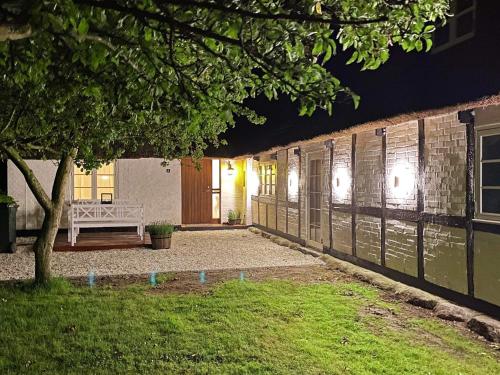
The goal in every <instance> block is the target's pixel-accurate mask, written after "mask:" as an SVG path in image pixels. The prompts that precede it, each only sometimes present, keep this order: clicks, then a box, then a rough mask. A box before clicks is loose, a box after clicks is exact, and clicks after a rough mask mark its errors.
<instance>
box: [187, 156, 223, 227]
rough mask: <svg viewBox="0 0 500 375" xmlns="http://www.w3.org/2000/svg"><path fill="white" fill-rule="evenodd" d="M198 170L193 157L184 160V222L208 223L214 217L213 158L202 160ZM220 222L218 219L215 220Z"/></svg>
mask: <svg viewBox="0 0 500 375" xmlns="http://www.w3.org/2000/svg"><path fill="white" fill-rule="evenodd" d="M200 165H201V169H200V170H197V169H196V167H195V165H194V164H193V162H192V161H191V159H189V158H186V159H183V160H182V168H181V183H182V185H181V188H182V223H183V224H208V223H213V222H214V220H213V219H212V160H211V159H202V160H200ZM215 222H218V220H215Z"/></svg>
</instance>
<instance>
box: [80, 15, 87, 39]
mask: <svg viewBox="0 0 500 375" xmlns="http://www.w3.org/2000/svg"><path fill="white" fill-rule="evenodd" d="M88 31H89V23H88V22H87V20H86V19H85V18H82V19H81V20H80V23H79V24H78V34H80V35H86V34H87V32H88Z"/></svg>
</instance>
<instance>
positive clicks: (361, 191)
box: [356, 130, 382, 207]
mask: <svg viewBox="0 0 500 375" xmlns="http://www.w3.org/2000/svg"><path fill="white" fill-rule="evenodd" d="M381 188H382V137H378V136H376V135H375V131H373V130H372V131H367V132H363V133H359V134H358V135H357V137H356V200H357V202H358V206H360V207H380V205H381Z"/></svg>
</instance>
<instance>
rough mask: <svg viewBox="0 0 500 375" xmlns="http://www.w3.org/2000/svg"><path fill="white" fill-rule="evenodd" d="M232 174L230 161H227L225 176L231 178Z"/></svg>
mask: <svg viewBox="0 0 500 375" xmlns="http://www.w3.org/2000/svg"><path fill="white" fill-rule="evenodd" d="M233 174H234V168H233V166H232V165H231V160H228V161H227V175H228V176H232V175H233Z"/></svg>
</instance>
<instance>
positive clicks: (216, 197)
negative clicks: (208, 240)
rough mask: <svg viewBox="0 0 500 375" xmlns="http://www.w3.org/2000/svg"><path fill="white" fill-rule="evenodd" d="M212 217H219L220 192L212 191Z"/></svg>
mask: <svg viewBox="0 0 500 375" xmlns="http://www.w3.org/2000/svg"><path fill="white" fill-rule="evenodd" d="M212 219H220V194H219V193H212Z"/></svg>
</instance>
